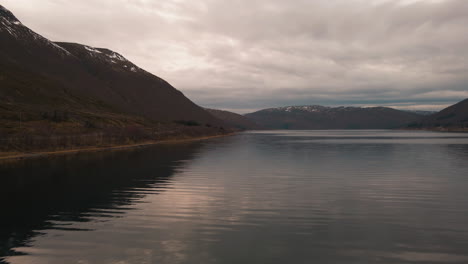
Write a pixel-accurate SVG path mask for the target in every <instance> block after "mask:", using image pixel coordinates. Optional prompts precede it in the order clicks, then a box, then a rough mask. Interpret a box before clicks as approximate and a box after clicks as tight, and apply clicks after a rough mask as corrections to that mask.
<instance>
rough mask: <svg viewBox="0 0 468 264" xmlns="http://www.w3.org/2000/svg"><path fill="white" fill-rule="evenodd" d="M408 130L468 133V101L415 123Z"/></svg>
mask: <svg viewBox="0 0 468 264" xmlns="http://www.w3.org/2000/svg"><path fill="white" fill-rule="evenodd" d="M408 128H413V129H433V130H448V131H468V99H465V100H463V101H461V102H459V103H456V104H454V105H452V106H449V107H447V108H445V109H443V110H441V111H440V112H438V113H435V114H432V115H429V116H426V117H424V118H422V119H420V120H418V121H415V122H413V123H411V124H409V125H408Z"/></svg>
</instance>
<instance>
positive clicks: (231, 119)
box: [205, 108, 261, 130]
mask: <svg viewBox="0 0 468 264" xmlns="http://www.w3.org/2000/svg"><path fill="white" fill-rule="evenodd" d="M205 110H206V111H208V112H209V113H210V114H212V115H213V116H214V117H216V118H218V119H220V120H221V121H223V122H224V123H225V124H226V125H228V126H230V127H233V128H236V129H240V130H253V129H260V128H261V127H260V126H259V125H258V124H256V123H255V122H253V121H252V120H250V119H249V118H247V117H245V116H243V115H240V114H237V113H233V112H229V111H225V110H218V109H209V108H205Z"/></svg>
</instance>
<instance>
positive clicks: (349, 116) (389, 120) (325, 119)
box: [245, 105, 421, 129]
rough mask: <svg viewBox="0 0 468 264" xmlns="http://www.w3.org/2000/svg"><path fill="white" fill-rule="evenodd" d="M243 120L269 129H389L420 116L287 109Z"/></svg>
mask: <svg viewBox="0 0 468 264" xmlns="http://www.w3.org/2000/svg"><path fill="white" fill-rule="evenodd" d="M245 116H246V117H248V118H249V119H251V120H253V121H255V122H256V123H257V124H259V125H261V126H263V127H265V128H269V129H389V128H398V127H401V126H404V125H406V124H408V123H410V122H414V121H417V120H419V119H420V118H421V115H419V114H416V113H411V112H406V111H400V110H395V109H392V108H387V107H369V108H361V107H326V106H320V105H311V106H287V107H278V108H269V109H264V110H260V111H257V112H254V113H250V114H246V115H245Z"/></svg>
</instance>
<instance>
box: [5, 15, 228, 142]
mask: <svg viewBox="0 0 468 264" xmlns="http://www.w3.org/2000/svg"><path fill="white" fill-rule="evenodd" d="M0 40H1V41H0V87H1V89H0V102H1V104H0V124H1V125H0V137H1V138H2V141H1V142H0V145H1V144H3V145H5V142H6V141H8V142H9V140H10V139H8V140H7V139H6V138H11V137H13V138H15V140H16V139H18V138H23V139H24V138H25V137H28V138H29V139H28V140H30V141H32V140H33V138H35V139H36V136H37V135H39V134H40V135H41V137H42V138H46V137H48V136H51V135H53V136H57V135H73V136H79V135H83V134H89V133H94V134H96V133H103V132H104V131H113V132H112V133H113V135H116V134H118V135H123V134H126V132H125V133H124V131H123V130H125V131H127V130H131V131H133V132H132V133H130V134H135V135H137V134H139V135H140V134H145V135H154V134H155V133H157V134H161V133H163V132H164V131H165V132H168V131H171V132H174V131H178V130H179V131H180V130H184V131H186V132H187V133H188V134H191V133H192V132H193V131H196V130H203V132H202V133H203V134H205V133H208V134H209V133H211V132H209V131H213V133H218V132H219V131H218V130H216V129H220V128H221V126H223V125H224V124H223V123H222V122H221V121H220V120H218V119H216V118H215V117H213V116H212V115H211V114H209V113H208V112H206V111H205V110H204V109H203V108H201V107H199V106H197V105H196V104H194V103H193V102H192V101H190V100H189V99H188V98H187V97H185V96H184V95H183V94H182V93H181V92H180V91H178V90H176V89H175V88H174V87H172V86H171V85H170V84H169V83H167V82H166V81H164V80H163V79H161V78H159V77H157V76H155V75H153V74H151V73H149V72H147V71H145V70H143V69H141V68H139V67H138V66H136V65H135V64H133V63H132V62H130V61H129V60H127V59H126V58H125V57H123V56H122V55H120V54H118V53H116V52H113V51H111V50H108V49H97V48H93V47H90V46H86V45H81V44H74V43H54V42H52V41H50V40H48V39H46V38H44V37H42V36H41V35H39V34H37V33H35V32H33V31H32V30H30V29H29V28H28V27H26V26H25V25H23V24H22V23H21V22H20V21H19V20H18V19H17V18H16V17H15V16H14V15H13V14H12V13H11V12H10V11H8V10H7V9H6V8H4V7H3V6H0ZM195 127H196V128H195ZM202 127H203V129H201V128H202ZM136 131H140V132H136ZM142 131H144V133H143V132H142ZM190 131H191V132H190ZM187 133H186V134H187ZM20 134H21V137H19V136H18V135H20ZM174 134H176V133H175V132H174ZM195 134H196V133H195ZM36 141H37V140H36ZM15 142H16V141H15ZM9 145H15V146H19V145H20V144H19V143H18V144H16V143H15V144H9ZM24 145H25V146H29V145H31V144H24Z"/></svg>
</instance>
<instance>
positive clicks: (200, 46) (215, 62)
mask: <svg viewBox="0 0 468 264" xmlns="http://www.w3.org/2000/svg"><path fill="white" fill-rule="evenodd" d="M2 2H3V4H4V5H5V6H6V7H7V8H9V9H10V10H12V11H13V12H14V13H15V14H16V15H17V16H18V17H19V19H20V20H22V21H23V23H25V24H26V25H28V26H30V27H31V28H32V29H34V30H36V31H38V32H39V33H41V34H43V35H45V36H46V37H48V38H51V39H53V40H60V41H70V42H79V43H86V44H89V45H93V46H97V47H108V48H111V49H114V50H116V51H118V52H120V53H122V54H124V55H125V56H126V57H127V58H129V59H130V60H132V61H134V62H135V63H136V64H138V65H139V66H141V67H143V68H145V69H147V70H148V71H150V72H152V73H154V74H156V75H158V76H160V77H162V78H164V79H166V80H168V81H169V82H171V83H172V84H173V85H174V86H175V87H177V88H178V89H180V90H182V91H183V92H184V93H185V94H186V95H187V96H189V97H190V98H191V99H193V100H194V101H195V102H197V103H198V104H200V105H203V106H207V107H214V108H223V109H230V110H234V111H238V112H246V111H250V110H254V109H260V108H265V107H273V106H283V105H297V104H325V105H350V104H355V105H389V106H397V107H400V108H415V109H417V108H419V109H438V108H441V107H443V106H445V105H448V104H451V103H454V102H457V101H459V100H461V99H464V98H467V97H468V74H467V73H468V34H467V33H468V30H467V25H468V1H466V0H445V1H443V0H439V1H431V0H412V1H409V0H406V1H405V0H393V1H389V0H387V1H385V0H367V1H366V0H315V1H311V0H291V1H284V0H203V1H201V0H200V1H188V0H166V1H156V0H154V1H151V0H77V1H65V0H3V1H2Z"/></svg>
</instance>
